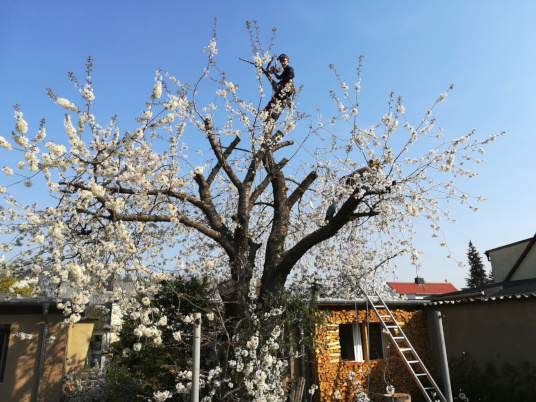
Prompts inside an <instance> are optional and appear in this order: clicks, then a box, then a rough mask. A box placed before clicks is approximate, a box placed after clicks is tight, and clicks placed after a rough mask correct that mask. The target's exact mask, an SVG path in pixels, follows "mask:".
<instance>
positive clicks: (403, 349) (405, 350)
mask: <svg viewBox="0 0 536 402" xmlns="http://www.w3.org/2000/svg"><path fill="white" fill-rule="evenodd" d="M409 350H413V349H411V348H400V351H401V352H407V351H409Z"/></svg>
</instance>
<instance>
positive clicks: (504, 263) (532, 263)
mask: <svg viewBox="0 0 536 402" xmlns="http://www.w3.org/2000/svg"><path fill="white" fill-rule="evenodd" d="M530 240H531V239H528V240H527V241H523V242H520V243H516V244H513V245H511V246H508V247H501V248H499V249H497V250H494V251H490V252H489V259H490V262H491V269H492V271H493V278H494V281H495V282H502V281H504V279H505V277H506V275H508V273H509V272H510V270H511V269H512V267H513V266H514V264H515V263H516V261H517V260H518V258H519V257H520V256H521V253H523V251H524V250H525V248H526V247H527V245H528V243H529V241H530ZM529 278H536V246H534V247H532V249H531V250H530V251H529V253H528V254H527V256H526V257H525V259H524V260H523V262H522V263H521V265H520V266H519V267H518V268H517V270H516V272H515V273H514V275H513V276H512V277H511V278H510V280H518V279H529Z"/></svg>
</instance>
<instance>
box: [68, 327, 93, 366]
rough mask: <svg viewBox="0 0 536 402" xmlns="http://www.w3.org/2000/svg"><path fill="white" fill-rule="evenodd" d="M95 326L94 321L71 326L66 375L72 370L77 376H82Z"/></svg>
mask: <svg viewBox="0 0 536 402" xmlns="http://www.w3.org/2000/svg"><path fill="white" fill-rule="evenodd" d="M94 325H95V323H94V322H93V321H92V322H79V323H76V324H71V325H69V335H68V340H67V364H66V365H65V373H67V372H69V371H70V370H72V371H73V372H72V374H74V375H76V376H80V375H81V374H82V370H83V368H84V364H85V361H86V356H87V352H88V348H89V341H90V340H91V334H92V333H93V327H94Z"/></svg>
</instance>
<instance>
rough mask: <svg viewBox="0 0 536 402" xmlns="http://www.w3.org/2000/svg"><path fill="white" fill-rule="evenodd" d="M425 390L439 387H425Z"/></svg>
mask: <svg viewBox="0 0 536 402" xmlns="http://www.w3.org/2000/svg"><path fill="white" fill-rule="evenodd" d="M424 389H425V390H428V389H437V387H424Z"/></svg>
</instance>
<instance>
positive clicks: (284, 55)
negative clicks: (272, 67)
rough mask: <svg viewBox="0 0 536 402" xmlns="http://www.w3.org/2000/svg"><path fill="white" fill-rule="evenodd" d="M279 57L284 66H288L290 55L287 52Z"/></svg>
mask: <svg viewBox="0 0 536 402" xmlns="http://www.w3.org/2000/svg"><path fill="white" fill-rule="evenodd" d="M277 59H278V60H279V62H280V63H281V65H282V66H283V67H286V66H288V56H287V55H286V54H285V53H282V54H280V55H279V57H278V58H277Z"/></svg>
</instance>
